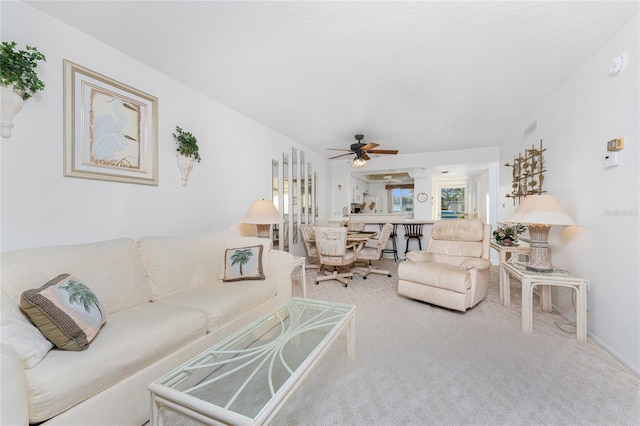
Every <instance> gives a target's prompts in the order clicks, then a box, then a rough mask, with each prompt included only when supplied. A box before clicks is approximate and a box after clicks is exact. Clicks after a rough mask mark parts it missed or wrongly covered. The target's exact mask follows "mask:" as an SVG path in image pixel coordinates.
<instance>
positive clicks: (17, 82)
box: [0, 41, 46, 101]
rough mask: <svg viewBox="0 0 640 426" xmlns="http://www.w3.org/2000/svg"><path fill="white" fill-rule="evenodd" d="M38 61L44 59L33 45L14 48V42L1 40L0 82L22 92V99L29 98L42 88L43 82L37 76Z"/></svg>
mask: <svg viewBox="0 0 640 426" xmlns="http://www.w3.org/2000/svg"><path fill="white" fill-rule="evenodd" d="M38 61H46V59H45V57H44V55H43V54H42V53H40V52H39V51H38V49H36V48H35V47H31V46H27V47H26V48H25V50H16V42H15V41H13V42H7V41H3V42H2V46H1V50H0V84H3V85H5V86H13V88H14V89H15V90H17V91H19V92H21V93H22V99H24V100H25V101H26V100H27V99H29V98H30V97H31V96H32V95H33V94H35V93H36V92H38V91H40V90H43V89H44V82H43V81H42V80H40V79H39V78H38V74H36V71H35V69H36V67H37V66H38Z"/></svg>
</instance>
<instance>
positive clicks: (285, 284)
mask: <svg viewBox="0 0 640 426" xmlns="http://www.w3.org/2000/svg"><path fill="white" fill-rule="evenodd" d="M294 262H295V259H294V257H293V255H292V254H291V253H287V252H286V251H282V250H271V256H270V265H269V267H270V270H271V273H272V274H273V276H274V278H275V279H276V280H277V281H276V287H277V289H278V296H280V298H281V302H282V303H285V302H286V301H287V300H289V299H290V298H291V297H292V296H293V292H292V290H291V273H292V272H293V264H294ZM303 273H304V271H303Z"/></svg>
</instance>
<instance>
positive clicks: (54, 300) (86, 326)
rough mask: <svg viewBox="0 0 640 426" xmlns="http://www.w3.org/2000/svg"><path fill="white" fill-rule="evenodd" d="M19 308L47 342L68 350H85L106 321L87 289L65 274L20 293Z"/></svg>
mask: <svg viewBox="0 0 640 426" xmlns="http://www.w3.org/2000/svg"><path fill="white" fill-rule="evenodd" d="M20 306H22V309H23V310H24V311H25V312H26V313H27V315H29V318H30V319H31V321H33V323H34V324H35V325H36V327H38V329H39V330H40V331H41V332H42V334H44V335H45V337H46V338H47V339H49V340H50V341H51V342H53V344H54V345H56V346H57V347H58V348H60V349H66V350H70V351H83V350H85V349H87V348H88V347H89V343H90V342H91V341H92V340H93V338H94V337H95V336H96V334H98V331H99V330H100V327H102V325H103V324H104V323H105V321H106V319H107V316H106V312H105V309H104V307H103V306H102V304H101V303H100V300H98V298H97V297H96V295H95V294H94V293H93V292H92V291H91V289H89V287H87V286H86V285H85V284H83V283H82V282H81V281H80V280H79V279H78V278H76V277H74V276H71V275H69V274H61V275H58V276H57V277H56V278H54V279H52V280H50V281H49V282H47V283H46V284H44V285H43V286H42V287H40V288H38V289H31V290H27V291H25V292H23V293H22V296H21V297H20Z"/></svg>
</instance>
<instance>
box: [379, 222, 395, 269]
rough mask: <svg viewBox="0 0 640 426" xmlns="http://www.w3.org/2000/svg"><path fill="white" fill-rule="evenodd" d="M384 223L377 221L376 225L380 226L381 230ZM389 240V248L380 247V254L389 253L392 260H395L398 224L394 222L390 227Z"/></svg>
mask: <svg viewBox="0 0 640 426" xmlns="http://www.w3.org/2000/svg"><path fill="white" fill-rule="evenodd" d="M384 225H385V224H384V223H379V224H378V226H380V230H381V231H382V227H383V226H384ZM389 241H390V242H391V248H389V249H388V248H383V249H382V254H381V256H384V255H385V254H387V253H390V254H392V255H393V260H394V261H396V260H398V224H397V223H394V224H393V227H392V228H391V234H390V235H389Z"/></svg>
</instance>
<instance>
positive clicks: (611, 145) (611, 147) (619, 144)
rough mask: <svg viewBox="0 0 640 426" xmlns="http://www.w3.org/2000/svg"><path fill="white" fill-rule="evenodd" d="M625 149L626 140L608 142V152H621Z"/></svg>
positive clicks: (618, 139)
mask: <svg viewBox="0 0 640 426" xmlns="http://www.w3.org/2000/svg"><path fill="white" fill-rule="evenodd" d="M622 148H624V138H617V139H611V140H610V141H609V142H607V151H620V150H621V149H622Z"/></svg>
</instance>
